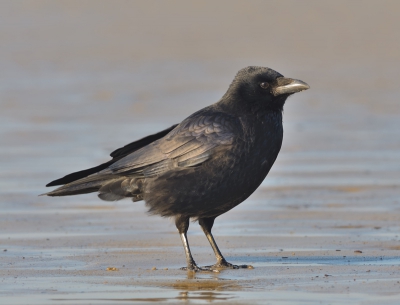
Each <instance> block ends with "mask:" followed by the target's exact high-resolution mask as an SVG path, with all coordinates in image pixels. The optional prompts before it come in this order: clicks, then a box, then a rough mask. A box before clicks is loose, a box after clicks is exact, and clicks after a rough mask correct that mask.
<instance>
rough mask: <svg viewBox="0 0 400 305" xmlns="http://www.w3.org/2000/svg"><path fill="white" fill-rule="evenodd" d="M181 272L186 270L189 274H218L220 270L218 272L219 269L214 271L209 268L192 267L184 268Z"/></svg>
mask: <svg viewBox="0 0 400 305" xmlns="http://www.w3.org/2000/svg"><path fill="white" fill-rule="evenodd" d="M181 270H185V271H188V272H216V273H218V272H219V270H217V269H212V268H207V267H199V266H197V265H192V266H189V267H182V268H181Z"/></svg>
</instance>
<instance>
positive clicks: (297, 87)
mask: <svg viewBox="0 0 400 305" xmlns="http://www.w3.org/2000/svg"><path fill="white" fill-rule="evenodd" d="M309 88H310V86H309V85H307V84H306V83H305V82H303V81H301V80H298V79H292V78H285V77H279V78H277V79H276V82H275V84H274V85H273V86H272V89H271V93H272V94H273V95H274V96H278V95H282V94H293V93H296V92H300V91H303V90H307V89H309Z"/></svg>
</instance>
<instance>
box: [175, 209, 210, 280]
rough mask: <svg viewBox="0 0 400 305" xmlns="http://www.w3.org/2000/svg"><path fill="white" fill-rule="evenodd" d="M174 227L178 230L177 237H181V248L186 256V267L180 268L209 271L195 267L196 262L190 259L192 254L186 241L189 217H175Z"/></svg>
mask: <svg viewBox="0 0 400 305" xmlns="http://www.w3.org/2000/svg"><path fill="white" fill-rule="evenodd" d="M175 225H176V228H177V229H178V232H179V235H180V236H181V240H182V244H183V248H184V249H185V254H186V263H187V267H182V268H181V269H182V270H187V271H194V272H198V271H210V270H208V269H202V268H200V267H199V266H197V265H196V262H195V261H194V259H193V257H192V253H191V252H190V248H189V242H188V239H187V235H186V233H187V231H188V229H189V217H184V216H177V217H176V218H175Z"/></svg>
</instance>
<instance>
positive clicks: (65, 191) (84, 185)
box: [42, 175, 115, 197]
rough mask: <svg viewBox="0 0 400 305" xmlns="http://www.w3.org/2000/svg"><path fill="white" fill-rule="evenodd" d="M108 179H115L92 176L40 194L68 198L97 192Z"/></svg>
mask: <svg viewBox="0 0 400 305" xmlns="http://www.w3.org/2000/svg"><path fill="white" fill-rule="evenodd" d="M110 179H115V176H112V175H92V176H89V177H86V178H83V179H79V180H76V181H74V182H71V183H68V184H65V185H63V186H61V187H59V188H57V189H55V190H53V191H51V192H48V193H45V194H42V195H47V196H52V197H54V196H69V195H80V194H87V193H93V192H97V191H98V190H99V189H100V188H101V187H102V185H104V184H105V183H106V182H107V181H109V180H110Z"/></svg>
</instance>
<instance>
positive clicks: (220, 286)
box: [0, 1, 400, 304]
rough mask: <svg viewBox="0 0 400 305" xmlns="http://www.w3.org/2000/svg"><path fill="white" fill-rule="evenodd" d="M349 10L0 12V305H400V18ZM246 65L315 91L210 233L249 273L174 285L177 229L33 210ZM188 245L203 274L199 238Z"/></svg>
mask: <svg viewBox="0 0 400 305" xmlns="http://www.w3.org/2000/svg"><path fill="white" fill-rule="evenodd" d="M114 3H117V4H118V5H116V4H114ZM228 3H229V5H228ZM360 3H361V2H357V1H354V2H351V3H347V2H344V1H343V2H341V1H335V3H334V4H333V3H330V4H328V3H321V2H318V1H302V2H301V3H300V2H297V1H287V2H284V3H280V2H262V1H253V2H250V4H244V3H242V2H232V1H229V2H226V1H219V2H218V3H217V4H211V2H209V3H205V4H204V2H196V3H191V4H185V3H184V2H175V1H171V2H168V4H165V2H164V3H163V4H162V3H161V2H152V1H146V2H133V1H131V2H123V1H121V2H118V1H117V2H100V1H88V2H84V3H81V2H74V1H57V2H50V1H26V2H23V3H22V2H13V1H9V2H6V1H4V2H2V3H1V4H0V5H1V6H2V8H1V9H0V17H1V18H0V20H1V22H2V27H0V35H1V39H2V42H3V43H2V45H3V46H5V47H2V48H0V68H1V71H2V72H1V74H0V75H1V82H0V103H1V104H0V105H1V112H0V168H1V171H0V209H1V213H0V265H1V268H0V303H2V304H115V303H116V302H117V301H119V302H118V303H133V304H146V303H151V302H153V303H159V302H165V303H171V304H175V303H177V304H179V303H184V302H185V303H190V304H202V303H218V304H314V303H318V304H321V303H322V304H398V303H399V300H400V238H399V235H400V225H399V223H400V202H399V201H400V200H399V190H400V181H399V177H400V154H399V151H400V137H399V130H400V108H399V107H398V100H399V96H400V90H399V86H398V81H399V77H398V75H399V74H398V71H399V68H400V53H399V52H398V50H399V47H400V39H399V38H398V35H397V29H398V28H399V26H400V25H399V21H398V20H397V19H398V18H397V13H398V12H399V9H400V5H399V4H397V2H395V1H394V2H390V1H384V2H380V3H379V4H378V3H377V2H369V1H363V2H362V3H363V5H362V7H360ZM367 4H368V5H367ZM281 16H285V22H284V23H282V22H281V21H282V20H281V18H282V17H281ZM338 20H340V22H338ZM371 20H373V22H371ZM260 38H262V39H260ZM254 64H256V65H265V66H270V67H271V68H275V69H276V70H278V71H279V72H281V73H283V74H284V75H285V76H290V77H294V78H299V79H302V80H304V81H306V82H307V83H309V84H310V86H311V89H310V90H308V91H306V92H303V93H300V94H298V95H296V96H294V97H292V98H290V99H289V100H288V102H287V104H286V106H285V114H284V129H285V138H284V143H283V147H282V151H281V153H280V155H279V157H278V160H277V162H276V164H275V165H274V167H273V169H272V170H271V172H270V174H269V176H268V177H267V179H266V180H265V181H264V183H263V185H262V186H261V187H260V188H259V190H257V192H256V193H255V194H254V195H253V196H251V197H250V198H249V199H248V200H247V201H246V202H244V203H242V204H241V205H239V206H238V207H237V208H235V209H233V210H232V211H230V212H229V213H227V214H225V215H222V216H221V217H219V218H218V219H217V220H216V223H215V226H214V229H213V232H214V235H215V237H216V239H217V242H218V244H219V246H220V248H221V250H222V252H223V253H224V255H225V256H226V258H227V259H228V260H229V261H230V262H232V263H235V264H251V265H253V266H254V269H246V270H223V271H221V272H220V273H197V274H191V273H189V274H187V273H186V272H184V271H181V270H179V268H180V267H182V266H183V265H184V263H185V258H184V252H183V249H182V246H181V242H180V239H179V236H178V234H177V233H176V229H175V227H174V225H173V223H172V221H171V220H169V219H162V218H159V217H150V216H147V214H146V209H145V207H144V204H143V203H142V202H138V203H132V202H130V201H129V200H126V201H121V202H115V203H110V202H103V201H100V200H99V199H97V197H96V195H95V194H89V195H85V196H76V197H65V198H47V197H38V196H37V195H38V194H40V193H43V192H45V191H47V189H46V188H45V187H44V185H45V184H46V183H48V182H49V181H51V180H53V179H55V178H58V177H61V176H63V175H65V174H67V173H69V172H72V171H75V170H80V169H83V168H87V167H90V166H94V165H96V164H98V163H99V162H103V161H106V160H108V157H107V155H108V153H109V152H111V151H112V150H113V149H115V148H118V147H120V146H123V145H125V144H127V143H128V142H130V141H133V140H135V139H138V138H140V137H142V136H145V135H147V134H149V133H152V132H156V131H158V130H160V129H162V128H165V127H168V126H170V125H172V124H174V123H176V122H179V121H181V120H182V119H183V118H184V117H186V116H187V115H189V114H191V113H192V112H194V111H196V110H198V109H200V108H201V107H204V106H206V105H209V104H210V103H213V102H215V101H217V100H218V98H219V97H220V96H221V95H222V94H223V93H224V91H225V90H226V88H227V86H228V84H229V82H230V81H231V79H232V78H233V76H234V73H236V71H237V70H239V69H240V68H242V67H244V66H246V65H254ZM189 241H190V244H191V247H192V251H193V254H194V258H195V260H196V262H197V263H198V264H200V265H208V264H212V263H214V256H213V254H212V251H211V248H210V247H209V245H208V243H207V240H206V238H205V237H204V236H203V234H202V232H201V230H200V228H199V226H198V224H196V223H193V224H191V227H190V230H189Z"/></svg>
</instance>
